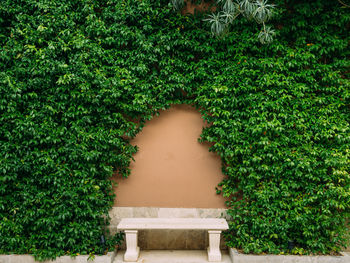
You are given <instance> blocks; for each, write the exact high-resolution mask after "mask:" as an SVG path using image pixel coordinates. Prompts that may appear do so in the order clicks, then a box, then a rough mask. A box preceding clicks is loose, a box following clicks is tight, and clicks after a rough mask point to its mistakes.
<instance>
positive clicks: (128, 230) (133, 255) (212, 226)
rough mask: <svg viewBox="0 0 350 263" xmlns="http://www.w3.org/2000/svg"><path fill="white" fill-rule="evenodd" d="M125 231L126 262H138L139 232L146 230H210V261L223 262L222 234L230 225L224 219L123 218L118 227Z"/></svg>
mask: <svg viewBox="0 0 350 263" xmlns="http://www.w3.org/2000/svg"><path fill="white" fill-rule="evenodd" d="M117 229H118V230H124V231H125V238H126V252H125V255H124V260H125V261H128V262H136V261H137V259H138V257H139V253H140V248H139V247H138V246H137V231H138V230H145V229H163V230H174V229H175V230H208V234H209V247H208V261H216V262H217V261H221V252H220V234H221V231H223V230H227V229H228V225H227V222H226V220H225V219H222V218H123V219H122V220H121V221H120V223H119V224H118V226H117Z"/></svg>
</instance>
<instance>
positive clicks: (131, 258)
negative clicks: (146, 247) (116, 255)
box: [124, 230, 140, 262]
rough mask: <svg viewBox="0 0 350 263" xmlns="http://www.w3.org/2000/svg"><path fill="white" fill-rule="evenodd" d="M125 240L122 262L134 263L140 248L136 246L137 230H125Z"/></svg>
mask: <svg viewBox="0 0 350 263" xmlns="http://www.w3.org/2000/svg"><path fill="white" fill-rule="evenodd" d="M125 239H126V252H125V255H124V261H127V262H136V261H137V259H138V257H139V253H140V248H139V247H138V246H137V230H125Z"/></svg>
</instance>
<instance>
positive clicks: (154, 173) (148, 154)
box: [114, 105, 226, 208]
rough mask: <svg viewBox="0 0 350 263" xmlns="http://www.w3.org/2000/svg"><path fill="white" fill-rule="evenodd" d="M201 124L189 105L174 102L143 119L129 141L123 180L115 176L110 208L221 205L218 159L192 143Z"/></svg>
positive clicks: (205, 206)
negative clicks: (134, 149)
mask: <svg viewBox="0 0 350 263" xmlns="http://www.w3.org/2000/svg"><path fill="white" fill-rule="evenodd" d="M204 125H205V123H204V122H203V120H202V118H201V115H200V113H199V112H198V111H197V110H196V109H194V108H193V107H191V106H189V105H176V106H173V107H171V108H170V109H168V110H166V111H162V112H161V113H160V115H159V116H157V117H154V118H153V119H152V120H151V121H149V122H148V123H146V125H145V127H144V129H143V131H142V132H141V133H139V134H138V135H137V137H136V138H135V139H134V140H133V141H132V142H131V143H132V144H133V145H137V146H138V147H139V151H138V152H137V153H136V154H135V155H134V159H135V162H132V164H131V167H130V168H131V174H130V176H129V177H128V178H127V179H125V178H121V177H118V176H116V177H115V178H114V179H115V180H116V182H117V183H118V186H117V187H116V188H115V193H116V196H117V197H116V200H115V204H114V205H115V206H118V207H168V208H169V207H177V208H180V207H183V208H225V207H226V206H225V199H224V198H223V197H222V196H221V195H217V194H216V191H215V187H216V186H217V184H218V183H219V182H221V181H222V179H223V175H222V172H221V160H220V157H219V156H217V155H215V154H214V153H211V152H209V151H208V149H209V146H208V145H206V144H202V143H199V142H198V138H199V135H200V134H201V132H202V128H203V126H204Z"/></svg>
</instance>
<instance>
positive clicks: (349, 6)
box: [338, 0, 350, 8]
mask: <svg viewBox="0 0 350 263" xmlns="http://www.w3.org/2000/svg"><path fill="white" fill-rule="evenodd" d="M338 2H339V3H340V4H341V5H343V6H345V7H347V8H350V5H347V4H345V3H344V2H343V1H341V0H338Z"/></svg>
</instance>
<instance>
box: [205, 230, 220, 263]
mask: <svg viewBox="0 0 350 263" xmlns="http://www.w3.org/2000/svg"><path fill="white" fill-rule="evenodd" d="M208 234H209V247H208V261H211V262H213V261H214V262H218V261H221V252H220V234H221V231H218V230H209V231H208Z"/></svg>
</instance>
